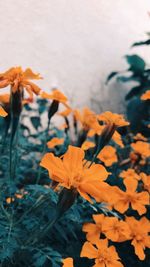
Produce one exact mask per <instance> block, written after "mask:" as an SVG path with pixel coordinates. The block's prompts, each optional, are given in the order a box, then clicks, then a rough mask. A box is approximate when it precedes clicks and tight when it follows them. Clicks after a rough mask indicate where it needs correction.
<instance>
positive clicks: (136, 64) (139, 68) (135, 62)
mask: <svg viewBox="0 0 150 267" xmlns="http://www.w3.org/2000/svg"><path fill="white" fill-rule="evenodd" d="M125 58H126V60H127V62H128V64H129V65H130V68H129V70H130V71H132V72H133V73H136V74H137V73H140V74H141V73H142V72H143V71H144V69H145V61H144V60H143V59H142V58H141V57H139V56H138V55H131V56H130V55H127V56H125Z"/></svg>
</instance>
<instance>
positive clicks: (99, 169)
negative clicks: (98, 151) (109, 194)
mask: <svg viewBox="0 0 150 267" xmlns="http://www.w3.org/2000/svg"><path fill="white" fill-rule="evenodd" d="M108 175H109V173H108V172H107V170H106V169H105V167H104V166H103V165H101V164H93V165H92V166H91V167H90V168H88V169H84V182H92V181H98V182H100V181H104V180H106V179H107V177H108Z"/></svg>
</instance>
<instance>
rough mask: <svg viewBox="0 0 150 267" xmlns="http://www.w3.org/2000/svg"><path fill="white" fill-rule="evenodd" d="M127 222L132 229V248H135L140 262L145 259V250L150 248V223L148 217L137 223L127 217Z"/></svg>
mask: <svg viewBox="0 0 150 267" xmlns="http://www.w3.org/2000/svg"><path fill="white" fill-rule="evenodd" d="M126 222H127V224H128V225H129V228H130V239H132V242H131V244H132V246H134V249H135V254H136V255H137V256H138V257H139V259H140V260H144V259H145V253H144V250H145V248H146V247H148V248H150V236H149V235H148V233H149V232H150V222H149V220H148V219H147V218H146V217H142V218H141V219H140V220H139V221H137V220H136V219H135V218H134V217H126Z"/></svg>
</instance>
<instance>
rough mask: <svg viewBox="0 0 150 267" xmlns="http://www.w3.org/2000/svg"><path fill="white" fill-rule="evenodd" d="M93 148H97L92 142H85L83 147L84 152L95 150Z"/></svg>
mask: <svg viewBox="0 0 150 267" xmlns="http://www.w3.org/2000/svg"><path fill="white" fill-rule="evenodd" d="M93 147H95V143H94V142H91V141H84V142H83V144H82V146H81V148H82V149H83V150H88V149H90V148H93Z"/></svg>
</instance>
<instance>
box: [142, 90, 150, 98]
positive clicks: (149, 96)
mask: <svg viewBox="0 0 150 267" xmlns="http://www.w3.org/2000/svg"><path fill="white" fill-rule="evenodd" d="M141 99H142V100H150V90H147V91H146V92H145V93H144V94H143V95H142V96H141Z"/></svg>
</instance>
